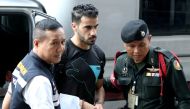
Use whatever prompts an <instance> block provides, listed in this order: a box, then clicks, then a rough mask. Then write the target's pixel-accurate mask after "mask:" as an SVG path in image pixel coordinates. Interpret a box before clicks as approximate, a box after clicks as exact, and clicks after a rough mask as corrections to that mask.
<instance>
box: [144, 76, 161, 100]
mask: <svg viewBox="0 0 190 109" xmlns="http://www.w3.org/2000/svg"><path fill="white" fill-rule="evenodd" d="M157 74H159V73H155V74H153V75H151V76H149V75H145V77H144V78H143V82H142V84H143V89H142V95H143V98H145V99H154V98H157V97H159V96H160V77H159V76H157Z"/></svg>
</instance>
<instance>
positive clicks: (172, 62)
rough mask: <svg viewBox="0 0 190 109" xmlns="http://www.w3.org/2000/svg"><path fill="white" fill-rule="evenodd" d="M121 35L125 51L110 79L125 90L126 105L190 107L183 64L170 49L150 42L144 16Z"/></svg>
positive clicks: (138, 107)
mask: <svg viewBox="0 0 190 109" xmlns="http://www.w3.org/2000/svg"><path fill="white" fill-rule="evenodd" d="M121 38H122V41H123V42H124V47H125V51H123V52H119V53H117V56H116V64H115V68H114V76H115V81H113V80H114V79H113V80H111V82H112V83H113V84H112V87H113V86H116V87H117V89H121V90H122V91H123V93H124V97H125V99H126V106H125V107H124V108H125V109H128V108H130V109H176V108H179V109H190V91H189V89H188V86H187V83H186V80H185V77H184V72H183V68H182V65H181V64H180V63H179V60H178V59H177V57H176V56H174V54H172V53H171V52H170V51H168V50H165V49H162V48H159V47H152V46H150V41H151V35H150V33H149V29H148V26H147V24H146V23H145V22H144V21H143V20H132V21H130V22H128V23H127V24H126V25H125V26H124V27H123V29H122V31H121ZM159 54H160V55H159ZM107 86H108V85H107ZM114 88H115V87H114Z"/></svg>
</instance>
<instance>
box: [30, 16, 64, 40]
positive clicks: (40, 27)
mask: <svg viewBox="0 0 190 109" xmlns="http://www.w3.org/2000/svg"><path fill="white" fill-rule="evenodd" d="M62 27H63V26H62V25H61V24H60V23H59V22H58V21H56V20H53V19H43V20H40V21H38V22H37V23H36V24H35V28H34V31H33V38H34V39H35V38H40V37H43V36H44V34H45V33H44V32H45V31H47V30H56V29H58V28H62Z"/></svg>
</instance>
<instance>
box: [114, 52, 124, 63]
mask: <svg viewBox="0 0 190 109" xmlns="http://www.w3.org/2000/svg"><path fill="white" fill-rule="evenodd" d="M126 53H127V51H126V50H123V51H117V52H116V54H115V56H114V64H116V60H117V58H118V57H119V56H121V55H123V54H126Z"/></svg>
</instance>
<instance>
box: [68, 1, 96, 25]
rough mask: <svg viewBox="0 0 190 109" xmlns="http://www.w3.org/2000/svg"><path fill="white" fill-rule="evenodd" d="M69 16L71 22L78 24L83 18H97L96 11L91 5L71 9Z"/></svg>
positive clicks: (81, 5)
mask: <svg viewBox="0 0 190 109" xmlns="http://www.w3.org/2000/svg"><path fill="white" fill-rule="evenodd" d="M71 16H72V22H77V23H79V22H80V20H81V17H83V16H85V17H91V18H96V17H97V16H98V9H97V8H96V7H95V6H94V5H92V4H80V5H77V6H75V7H73V11H72V13H71Z"/></svg>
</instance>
